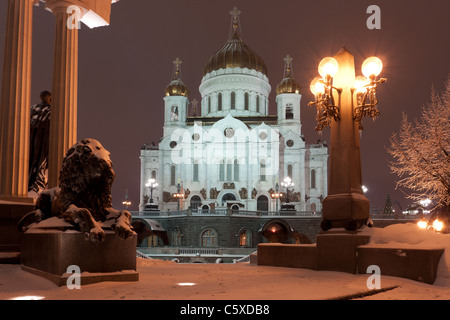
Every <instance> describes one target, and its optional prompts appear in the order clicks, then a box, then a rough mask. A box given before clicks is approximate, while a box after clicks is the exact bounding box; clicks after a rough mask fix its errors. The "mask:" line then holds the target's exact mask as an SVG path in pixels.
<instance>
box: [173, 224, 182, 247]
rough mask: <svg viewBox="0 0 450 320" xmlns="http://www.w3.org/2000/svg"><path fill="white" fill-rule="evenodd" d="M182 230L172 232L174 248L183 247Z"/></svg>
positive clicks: (176, 229) (177, 229)
mask: <svg viewBox="0 0 450 320" xmlns="http://www.w3.org/2000/svg"><path fill="white" fill-rule="evenodd" d="M181 239H182V236H181V230H180V228H178V227H176V228H175V230H173V231H172V239H171V240H172V241H171V242H172V243H171V244H172V246H173V247H181Z"/></svg>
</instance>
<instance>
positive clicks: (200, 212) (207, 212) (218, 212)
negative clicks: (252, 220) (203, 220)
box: [130, 209, 322, 218]
mask: <svg viewBox="0 0 450 320" xmlns="http://www.w3.org/2000/svg"><path fill="white" fill-rule="evenodd" d="M130 213H131V215H132V216H133V217H136V218H139V217H175V216H190V215H192V216H250V217H264V218H266V217H321V216H322V212H319V211H289V210H286V211H250V210H232V209H215V210H211V209H188V210H180V211H131V212H130Z"/></svg>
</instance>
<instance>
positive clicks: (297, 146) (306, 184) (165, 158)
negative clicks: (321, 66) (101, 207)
mask: <svg viewBox="0 0 450 320" xmlns="http://www.w3.org/2000/svg"><path fill="white" fill-rule="evenodd" d="M238 22H239V21H238V14H237V9H235V10H234V11H233V12H232V32H231V34H230V37H229V39H228V41H227V42H226V43H225V45H223V46H222V48H220V49H219V50H218V51H217V52H215V53H214V54H213V55H212V56H211V57H210V59H209V60H208V61H207V62H206V65H205V67H204V69H203V77H202V79H201V83H200V87H199V91H200V95H201V108H198V106H197V101H195V100H193V102H192V108H191V110H189V108H190V103H189V99H188V97H189V90H188V88H187V87H186V86H185V85H184V83H183V81H182V80H181V76H180V71H181V68H180V66H181V61H180V60H179V59H178V58H177V59H176V60H175V61H174V72H173V79H172V81H171V82H170V83H169V84H168V85H167V86H166V88H165V97H164V124H163V136H162V138H161V139H160V141H159V143H158V144H153V145H147V144H145V145H144V146H143V147H142V148H141V155H140V160H141V185H140V192H141V194H140V205H139V216H142V217H136V215H137V214H136V213H135V214H134V215H135V219H134V222H133V226H134V227H135V230H137V233H138V241H139V243H140V245H141V246H142V247H152V248H153V249H152V250H150V249H149V248H148V249H147V251H145V252H147V253H149V252H150V251H151V252H152V254H153V256H154V257H157V256H164V254H165V255H166V258H167V257H170V255H171V254H172V255H175V256H177V259H181V258H180V255H179V254H181V251H179V250H178V249H174V248H172V249H170V248H167V247H178V248H182V247H184V248H195V247H197V248H203V249H202V250H200V249H198V250H197V251H195V250H194V249H189V250H187V249H186V250H187V251H186V250H184V249H183V250H184V251H186V254H187V255H188V256H189V253H190V254H191V258H190V260H189V259H188V260H189V261H191V262H192V261H193V260H192V259H193V258H192V253H193V252H194V251H195V252H197V254H199V255H200V254H206V255H207V256H208V257H209V259H210V260H214V259H218V258H219V257H220V259H223V258H224V256H226V257H227V259H228V260H229V259H231V258H230V257H232V256H233V255H234V256H235V257H239V255H240V256H242V255H243V254H248V253H249V252H252V251H253V250H254V248H255V247H256V246H257V244H258V243H260V242H284V243H310V242H311V241H312V242H314V241H315V235H316V234H317V232H318V231H319V224H320V221H321V215H320V212H321V210H322V200H323V199H324V198H325V197H326V196H327V159H328V148H327V145H326V143H325V141H318V142H317V143H316V144H310V145H308V144H306V142H305V138H304V136H303V134H302V132H301V117H300V101H301V97H302V96H301V94H300V86H299V84H298V83H297V81H296V80H295V79H294V76H293V71H292V58H291V57H290V56H286V58H285V59H284V61H285V68H284V75H283V78H282V80H281V82H280V83H279V84H278V85H277V86H276V104H277V114H276V115H270V114H269V112H268V110H269V94H270V92H271V86H270V84H269V79H268V77H267V67H266V64H265V62H264V60H263V59H262V58H261V57H260V56H259V55H257V54H256V53H255V52H254V51H253V50H252V49H250V48H249V47H248V46H247V45H246V44H245V43H244V42H243V41H242V39H241V37H240V35H239V28H238V25H239V23H238ZM281 75H282V70H280V76H281ZM286 177H289V178H290V179H291V181H292V183H293V186H291V187H290V188H289V194H286V191H287V189H286V188H285V187H283V186H282V182H283V181H284V179H285V178H286ZM149 179H154V181H155V182H156V183H157V184H158V185H157V186H156V187H155V188H153V189H152V190H150V188H148V187H146V184H147V182H148V181H149ZM279 193H282V194H283V195H282V196H281V198H277V197H276V194H279ZM151 198H153V199H151ZM287 202H289V205H287V204H286V203H287ZM156 205H157V208H158V210H159V212H158V211H154V209H155V206H156ZM285 209H290V210H285ZM161 246H162V247H165V249H164V250H162V249H161V250H162V251H158V250H159V249H158V248H157V247H161ZM155 247H156V248H155ZM225 248H226V250H228V251H224V250H225ZM230 248H231V249H230ZM252 248H253V249H252ZM209 249H211V250H209ZM170 250H172V251H170ZM180 250H181V249H180ZM183 250H182V251H183ZM193 250H194V251H193ZM205 250H206V251H205ZM230 250H231V251H230ZM169 251H170V252H172V253H169ZM184 251H183V252H184ZM174 252H178V253H177V254H175V253H174ZM158 254H159V255H158ZM186 259H187V258H186ZM186 259H185V260H186ZM210 262H211V261H210Z"/></svg>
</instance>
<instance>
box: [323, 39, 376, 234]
mask: <svg viewBox="0 0 450 320" xmlns="http://www.w3.org/2000/svg"><path fill="white" fill-rule="evenodd" d="M334 58H335V59H336V60H337V62H338V63H339V70H338V73H337V74H336V76H335V77H334V79H333V81H334V83H333V85H334V86H335V87H337V88H342V93H341V94H340V96H339V95H338V94H335V96H334V97H335V101H336V103H339V106H340V117H341V119H340V121H337V122H336V121H332V125H331V137H330V139H331V141H330V162H329V165H330V167H329V169H330V172H329V181H328V196H327V197H326V198H325V199H324V201H323V220H324V222H323V224H322V228H323V229H324V230H326V229H328V228H329V227H331V228H335V227H345V228H348V229H349V230H354V229H356V228H357V227H359V225H358V224H360V223H362V222H363V221H364V220H366V219H368V218H369V200H368V199H367V198H366V197H365V196H364V194H363V191H362V189H361V187H362V174H361V154H360V141H359V129H358V124H357V123H356V122H354V121H353V108H354V106H353V90H352V87H353V84H354V81H355V64H354V57H353V55H352V54H351V53H350V52H348V51H347V50H346V49H345V48H342V49H341V50H340V51H339V52H338V53H337V55H336V56H335V57H334ZM349 223H350V224H349Z"/></svg>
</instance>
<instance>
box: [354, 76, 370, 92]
mask: <svg viewBox="0 0 450 320" xmlns="http://www.w3.org/2000/svg"><path fill="white" fill-rule="evenodd" d="M368 84H369V81H368V80H367V78H366V77H363V76H357V77H356V78H355V85H354V88H355V91H356V92H357V93H364V92H365V91H366V90H367V87H366V86H367V85H368Z"/></svg>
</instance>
